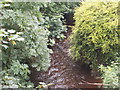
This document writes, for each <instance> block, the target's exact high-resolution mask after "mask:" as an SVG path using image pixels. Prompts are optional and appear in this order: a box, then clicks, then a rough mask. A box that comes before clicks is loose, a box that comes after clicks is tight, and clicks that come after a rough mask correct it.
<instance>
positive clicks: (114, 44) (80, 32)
mask: <svg viewBox="0 0 120 90" xmlns="http://www.w3.org/2000/svg"><path fill="white" fill-rule="evenodd" d="M117 10H118V3H117V2H116V3H115V2H113V3H111V2H89V3H88V2H84V3H82V5H81V7H79V8H77V9H76V10H75V14H74V18H75V20H76V21H75V26H74V27H73V33H74V34H72V35H71V40H72V41H71V43H72V46H71V53H72V57H73V59H75V60H81V61H83V62H85V63H87V64H90V65H91V67H92V68H93V69H96V68H98V66H99V65H101V66H100V69H101V71H102V72H103V78H104V80H103V81H104V83H105V84H110V87H118V77H119V72H118V65H119V58H120V57H119V56H120V51H119V50H120V43H119V40H120V38H119V34H120V32H119V30H118V15H117V14H118V13H117ZM113 61H114V63H111V62H113ZM111 64H112V65H111ZM107 65H110V66H107ZM105 66H107V67H105ZM109 69H110V70H109ZM109 73H110V74H109ZM110 79H112V80H110ZM113 80H114V81H113ZM113 83H114V84H113Z"/></svg>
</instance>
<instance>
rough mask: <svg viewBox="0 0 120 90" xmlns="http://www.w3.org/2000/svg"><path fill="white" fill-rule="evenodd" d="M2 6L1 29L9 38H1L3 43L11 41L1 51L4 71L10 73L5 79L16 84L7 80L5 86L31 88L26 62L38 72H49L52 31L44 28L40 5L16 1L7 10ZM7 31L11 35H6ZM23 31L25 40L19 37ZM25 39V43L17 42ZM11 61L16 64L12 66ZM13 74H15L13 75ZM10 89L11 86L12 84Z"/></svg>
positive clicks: (4, 82)
mask: <svg viewBox="0 0 120 90" xmlns="http://www.w3.org/2000/svg"><path fill="white" fill-rule="evenodd" d="M2 5H3V7H2V9H1V13H2V16H1V18H0V19H1V21H2V22H0V24H1V29H2V30H4V33H3V32H2V33H3V35H8V36H7V37H2V42H3V43H4V42H5V41H6V42H8V43H6V45H7V46H8V47H9V48H7V49H5V48H3V49H2V52H3V53H2V54H3V56H2V63H3V71H5V72H8V73H10V75H5V77H8V78H9V77H12V78H13V81H9V80H6V79H5V80H4V81H3V83H2V84H3V85H4V84H6V83H8V84H9V82H12V86H13V85H15V86H16V87H28V86H29V84H30V85H31V83H30V82H27V80H28V79H29V76H28V75H29V74H30V72H29V68H28V67H26V64H24V63H30V64H31V66H33V67H36V69H37V70H38V71H40V70H47V68H48V67H49V65H50V58H49V53H50V52H51V50H50V49H48V48H47V45H48V43H47V42H48V36H49V31H48V30H47V29H46V28H45V27H44V26H42V23H44V20H43V17H42V15H41V13H40V12H39V9H38V6H39V5H38V4H35V3H22V2H21V3H20V2H13V3H10V5H9V6H7V7H4V4H2ZM17 6H21V7H17ZM26 7H27V8H26ZM28 8H30V9H28ZM26 9H27V10H26ZM7 32H9V33H8V34H6V33H7ZM20 32H22V33H23V34H22V35H21V37H22V38H21V37H20V36H19V35H17V34H19V33H20ZM11 36H12V37H11ZM23 38H24V42H18V41H20V40H23ZM7 40H8V41H7ZM16 40H17V41H16ZM9 41H12V43H9ZM13 41H14V42H13ZM15 41H16V42H15ZM2 45H4V44H2ZM12 61H13V62H16V63H13V64H11V63H12ZM18 62H20V63H21V64H20V63H18ZM16 65H17V66H16ZM14 68H15V69H14ZM13 72H14V74H12V75H11V73H13ZM5 77H3V79H4V78H5ZM18 79H19V80H18ZM17 85H18V86H17ZM7 86H11V84H9V85H7Z"/></svg>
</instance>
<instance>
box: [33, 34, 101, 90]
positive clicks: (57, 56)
mask: <svg viewBox="0 0 120 90" xmlns="http://www.w3.org/2000/svg"><path fill="white" fill-rule="evenodd" d="M68 34H69V33H68ZM67 36H69V35H67ZM56 42H57V43H56V44H55V45H54V46H53V47H52V50H53V54H51V66H50V67H49V69H48V71H46V72H35V71H34V70H33V71H34V72H32V75H31V76H32V78H34V79H33V80H31V81H33V82H34V83H35V84H36V85H37V84H38V82H39V81H44V82H46V83H47V84H49V83H52V84H53V85H52V86H50V87H49V88H84V89H82V90H87V88H94V89H91V90H100V89H98V86H101V85H99V83H101V80H100V79H95V77H93V76H91V73H90V68H89V67H88V66H87V65H86V64H83V63H82V62H80V61H77V62H74V60H72V58H71V57H70V55H69V54H70V52H69V50H68V48H69V46H70V45H69V39H65V40H63V41H56ZM33 76H34V77H33ZM95 88H96V89H95Z"/></svg>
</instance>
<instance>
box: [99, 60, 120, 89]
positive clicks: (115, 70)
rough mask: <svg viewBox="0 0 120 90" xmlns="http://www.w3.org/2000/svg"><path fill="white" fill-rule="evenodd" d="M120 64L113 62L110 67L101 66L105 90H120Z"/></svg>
mask: <svg viewBox="0 0 120 90" xmlns="http://www.w3.org/2000/svg"><path fill="white" fill-rule="evenodd" d="M119 64H120V63H115V62H112V64H111V65H110V66H107V67H105V66H103V65H100V70H101V72H102V77H103V84H105V86H104V87H105V88H120V85H119V77H120V72H119Z"/></svg>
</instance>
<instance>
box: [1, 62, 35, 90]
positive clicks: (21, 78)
mask: <svg viewBox="0 0 120 90" xmlns="http://www.w3.org/2000/svg"><path fill="white" fill-rule="evenodd" d="M0 74H1V75H2V80H1V84H2V87H3V88H21V87H22V88H24V87H28V88H30V87H33V84H32V83H31V82H29V81H28V82H26V80H29V76H28V74H30V71H29V68H28V65H27V64H20V62H19V61H18V60H17V61H16V60H13V61H12V64H11V66H10V69H8V70H3V71H2V72H0Z"/></svg>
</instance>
